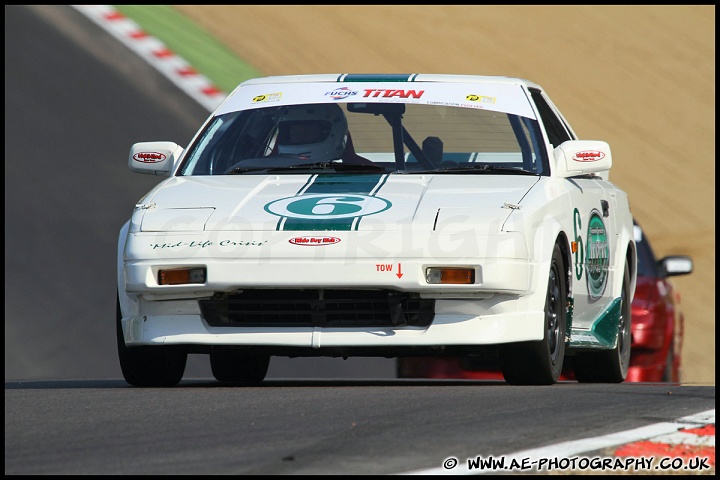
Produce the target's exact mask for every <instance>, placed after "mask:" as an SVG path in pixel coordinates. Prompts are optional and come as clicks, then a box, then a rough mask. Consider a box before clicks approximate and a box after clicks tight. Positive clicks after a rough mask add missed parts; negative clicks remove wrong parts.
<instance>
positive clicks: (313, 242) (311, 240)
mask: <svg viewBox="0 0 720 480" xmlns="http://www.w3.org/2000/svg"><path fill="white" fill-rule="evenodd" d="M288 241H289V242H290V243H292V244H293V245H309V246H312V247H317V246H320V245H334V244H336V243H340V239H339V238H337V237H295V238H291V239H290V240H288Z"/></svg>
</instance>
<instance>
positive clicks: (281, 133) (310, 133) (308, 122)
mask: <svg viewBox="0 0 720 480" xmlns="http://www.w3.org/2000/svg"><path fill="white" fill-rule="evenodd" d="M277 125H278V136H277V152H278V153H279V154H281V155H282V154H286V155H287V154H290V155H299V156H301V157H306V158H308V159H311V160H314V161H329V160H334V159H337V158H340V157H341V156H342V154H343V152H344V151H345V143H346V142H347V132H348V124H347V119H346V118H345V113H344V112H343V110H342V108H340V106H339V105H337V104H332V103H331V104H309V105H288V106H285V107H281V108H280V111H279V116H278V119H277Z"/></svg>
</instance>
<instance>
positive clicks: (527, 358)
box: [500, 245, 567, 385]
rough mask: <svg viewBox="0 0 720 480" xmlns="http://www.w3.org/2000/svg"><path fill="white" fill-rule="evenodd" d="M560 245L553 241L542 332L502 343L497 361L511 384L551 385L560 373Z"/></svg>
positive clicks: (563, 303) (563, 323) (563, 294)
mask: <svg viewBox="0 0 720 480" xmlns="http://www.w3.org/2000/svg"><path fill="white" fill-rule="evenodd" d="M564 272H565V269H564V268H563V259H562V254H561V253H560V247H559V246H558V245H555V248H554V250H553V255H552V261H551V263H550V274H549V278H548V284H547V293H546V297H545V334H544V337H543V339H542V340H540V341H537V342H521V343H511V344H507V345H503V346H502V347H501V349H500V362H501V369H502V373H503V377H505V381H506V382H508V383H510V384H512V385H552V384H553V383H556V382H557V381H558V379H559V378H560V374H561V373H562V367H563V360H564V357H565V332H566V328H567V279H566V277H565V273H564Z"/></svg>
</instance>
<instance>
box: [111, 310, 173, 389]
mask: <svg viewBox="0 0 720 480" xmlns="http://www.w3.org/2000/svg"><path fill="white" fill-rule="evenodd" d="M116 316H117V321H116V324H117V346H118V357H119V359H120V368H121V369H122V374H123V377H124V378H125V381H126V382H128V383H129V384H130V385H133V386H135V387H174V386H175V385H177V384H178V383H180V380H182V377H183V375H184V374H185V365H186V363H187V352H186V351H185V350H184V349H182V347H175V346H169V347H168V346H158V347H133V348H128V347H127V346H126V345H125V338H124V337H123V330H122V322H121V319H122V313H121V311H120V299H119V298H118V300H117V314H116Z"/></svg>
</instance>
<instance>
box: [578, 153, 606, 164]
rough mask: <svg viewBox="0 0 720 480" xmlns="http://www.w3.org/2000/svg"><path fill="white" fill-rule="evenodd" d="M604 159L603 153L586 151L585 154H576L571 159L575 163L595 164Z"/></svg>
mask: <svg viewBox="0 0 720 480" xmlns="http://www.w3.org/2000/svg"><path fill="white" fill-rule="evenodd" d="M603 158H605V154H604V153H603V152H599V151H597V150H587V151H585V152H577V153H576V154H575V156H574V157H573V160H575V161H576V162H596V161H598V160H602V159H603Z"/></svg>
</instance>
